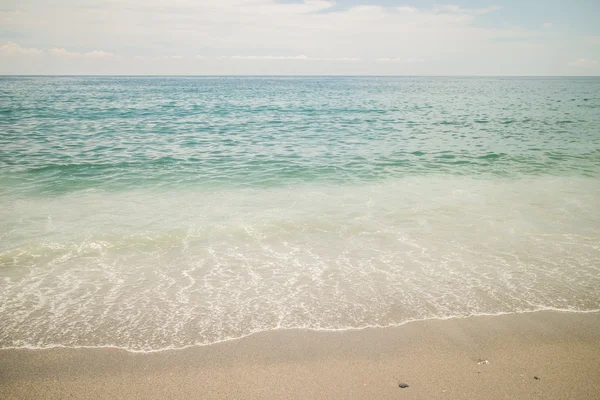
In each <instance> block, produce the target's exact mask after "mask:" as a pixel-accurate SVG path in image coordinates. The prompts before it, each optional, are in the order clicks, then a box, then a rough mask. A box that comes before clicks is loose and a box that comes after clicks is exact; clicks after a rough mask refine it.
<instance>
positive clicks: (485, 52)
mask: <svg viewBox="0 0 600 400" xmlns="http://www.w3.org/2000/svg"><path fill="white" fill-rule="evenodd" d="M91 1H92V0H90V2H91ZM362 2H363V5H356V6H351V7H346V8H340V9H337V8H334V5H335V2H334V1H326V0H305V1H296V2H294V3H289V2H286V3H283V2H281V1H280V0H202V1H197V0H171V1H169V2H166V1H164V0H93V9H90V5H89V4H87V3H86V4H83V3H81V2H77V1H75V0H56V1H54V2H48V1H47V0H28V1H27V2H26V3H24V4H26V5H19V6H16V7H13V9H12V10H9V9H4V10H0V26H2V27H3V30H5V31H10V32H14V33H15V34H23V35H26V37H27V38H28V39H27V42H26V43H27V45H28V46H35V47H36V48H38V49H44V48H45V49H49V50H37V49H24V48H21V47H20V46H18V45H15V44H14V43H13V44H6V45H4V46H2V47H1V48H0V54H2V55H7V54H11V55H13V56H14V57H11V59H10V61H9V62H5V61H4V60H3V62H2V63H0V73H7V72H13V71H15V72H16V73H18V72H19V71H20V70H25V69H27V70H32V69H33V68H36V71H37V73H45V72H48V71H49V70H52V71H55V72H57V73H60V72H61V71H62V70H65V71H66V70H68V71H69V72H70V73H73V72H77V71H81V72H82V73H84V72H85V73H104V72H106V73H141V74H144V73H166V74H169V73H207V74H230V73H231V74H245V73H251V74H256V73H264V74H286V73H289V74H304V73H306V74H417V73H418V74H432V75H439V74H450V75H452V74H462V75H469V74H525V75H537V74H555V75H560V74H568V73H578V72H576V71H574V70H573V69H572V68H570V67H569V66H568V65H567V63H566V62H565V60H575V59H577V58H578V57H579V55H580V54H590V56H589V57H592V58H594V59H598V50H597V49H598V47H597V44H594V43H595V42H593V41H592V40H586V39H584V38H580V37H576V36H568V37H567V36H563V37H551V36H550V35H548V34H547V32H546V34H544V32H543V30H544V28H546V29H547V28H548V27H547V26H542V25H540V26H539V29H525V28H523V27H519V26H518V25H517V24H511V22H512V21H507V24H506V25H504V26H511V27H510V28H506V27H502V28H499V27H493V26H486V25H485V19H484V17H482V16H483V15H484V14H489V13H493V12H494V11H495V10H497V8H496V7H485V8H462V7H460V6H454V5H440V6H436V7H425V8H424V7H421V6H418V2H417V1H416V0H413V1H412V2H411V1H408V2H403V3H404V4H406V5H403V6H400V7H384V6H378V5H364V4H369V3H370V2H369V1H368V0H362ZM371 4H372V2H371ZM415 5H416V6H415ZM92 10H93V11H92ZM48 15H52V16H53V18H48ZM553 22H554V23H559V21H553ZM573 35H574V34H573ZM19 49H22V50H19ZM81 49H87V50H85V51H84V50H81ZM100 49H110V50H111V51H113V52H114V54H112V53H108V52H107V51H103V50H100ZM36 50H37V51H38V52H42V53H43V54H46V55H47V56H48V58H51V59H53V60H54V61H55V62H54V64H52V65H50V64H47V63H37V64H36V65H30V64H31V63H27V61H26V60H25V59H24V57H23V56H24V54H29V53H31V54H33V53H34V52H35V51H36ZM75 50H77V51H75ZM86 51H87V52H86ZM28 52H29V53H28ZM199 53H200V54H199ZM38 54H39V53H38ZM173 54H175V55H176V56H173ZM408 55H410V56H408ZM60 60H62V61H60ZM92 60H94V61H96V63H95V64H94V63H92ZM100 60H102V62H100ZM125 60H128V62H125ZM197 60H203V62H201V63H199V62H197ZM376 60H377V62H375V61H376ZM424 60H427V62H424ZM156 61H159V62H156ZM259 61H260V62H259ZM283 61H286V62H283ZM288 61H289V62H288ZM317 61H318V62H317ZM67 66H68V68H67ZM84 67H85V68H84Z"/></svg>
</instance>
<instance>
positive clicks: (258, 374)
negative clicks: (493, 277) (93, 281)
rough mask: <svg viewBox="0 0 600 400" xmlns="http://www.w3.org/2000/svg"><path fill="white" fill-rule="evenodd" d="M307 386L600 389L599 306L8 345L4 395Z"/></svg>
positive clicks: (225, 394) (1, 360) (489, 394)
mask: <svg viewBox="0 0 600 400" xmlns="http://www.w3.org/2000/svg"><path fill="white" fill-rule="evenodd" d="M483 360H487V362H483ZM536 377H537V378H538V379H536ZM399 383H406V384H408V385H409V387H407V388H404V389H403V388H400V387H399V386H398V385H399ZM309 398H310V399H600V314H599V313H590V314H575V313H559V312H537V313H529V314H519V315H504V316H496V317H473V318H466V319H455V320H446V321H422V322H413V323H410V324H406V325H404V326H401V327H395V328H382V329H365V330H360V331H346V332H311V331H296V330H294V331H276V332H266V333H260V334H256V335H253V336H250V337H247V338H244V339H240V340H235V341H230V342H225V343H220V344H215V345H212V346H203V347H193V348H188V349H185V350H172V351H163V352H156V353H145V354H142V353H129V352H127V351H123V350H117V349H51V350H2V351H0V399H6V400H8V399H111V400H115V399H309Z"/></svg>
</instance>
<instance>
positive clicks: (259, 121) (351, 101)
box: [0, 76, 600, 351]
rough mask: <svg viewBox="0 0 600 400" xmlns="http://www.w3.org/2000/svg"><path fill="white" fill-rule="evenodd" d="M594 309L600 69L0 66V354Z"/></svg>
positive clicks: (598, 269)
mask: <svg viewBox="0 0 600 400" xmlns="http://www.w3.org/2000/svg"><path fill="white" fill-rule="evenodd" d="M599 309H600V78H561V77H555V78H552V77H550V78H546V77H544V78H521V77H518V78H517V77H506V78H502V77H485V78H480V77H473V78H466V77H465V78H456V77H79V76H72V77H0V348H48V347H56V346H66V347H119V348H124V349H128V350H131V351H155V350H164V349H175V348H183V347H188V346H193V345H207V344H211V343H216V342H220V341H224V340H229V339H233V338H239V337H243V336H247V335H249V334H252V333H255V332H260V331H267V330H274V329H293V328H301V329H314V330H345V329H360V328H364V327H380V326H395V325H401V324H404V323H406V322H409V321H415V320H424V319H436V318H459V317H466V316H471V315H497V314H506V313H522V312H532V311H537V310H564V311H571V312H589V311H594V310H596V311H597V310H599Z"/></svg>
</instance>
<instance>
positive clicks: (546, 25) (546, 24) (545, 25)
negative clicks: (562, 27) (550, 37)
mask: <svg viewBox="0 0 600 400" xmlns="http://www.w3.org/2000/svg"><path fill="white" fill-rule="evenodd" d="M542 26H543V27H544V28H546V29H549V28H552V22H544V24H543V25H542Z"/></svg>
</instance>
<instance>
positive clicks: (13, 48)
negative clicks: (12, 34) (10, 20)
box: [0, 42, 44, 57]
mask: <svg viewBox="0 0 600 400" xmlns="http://www.w3.org/2000/svg"><path fill="white" fill-rule="evenodd" d="M43 53H44V52H43V51H42V50H40V49H34V48H29V49H28V48H25V47H21V46H20V45H18V44H17V43H13V42H8V43H6V44H3V45H2V46H0V56H5V57H11V56H39V55H42V54H43Z"/></svg>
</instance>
